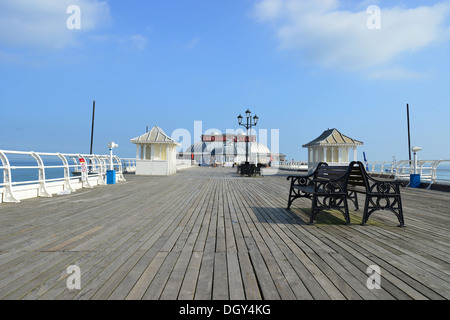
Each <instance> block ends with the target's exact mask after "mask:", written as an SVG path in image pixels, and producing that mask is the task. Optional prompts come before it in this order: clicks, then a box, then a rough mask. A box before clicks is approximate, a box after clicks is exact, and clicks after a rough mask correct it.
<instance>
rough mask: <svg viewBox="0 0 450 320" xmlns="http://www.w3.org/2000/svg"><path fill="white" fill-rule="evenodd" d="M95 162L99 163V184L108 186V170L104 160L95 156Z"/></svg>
mask: <svg viewBox="0 0 450 320" xmlns="http://www.w3.org/2000/svg"><path fill="white" fill-rule="evenodd" d="M93 157H94V159H95V161H96V162H97V167H98V184H99V185H105V184H106V170H105V163H104V161H103V159H102V158H101V157H99V156H97V155H93Z"/></svg>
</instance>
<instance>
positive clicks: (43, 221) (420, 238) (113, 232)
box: [0, 167, 450, 300]
mask: <svg viewBox="0 0 450 320" xmlns="http://www.w3.org/2000/svg"><path fill="white" fill-rule="evenodd" d="M289 174H291V173H289ZM286 175H287V173H283V172H281V173H280V174H278V175H275V176H264V177H255V178H247V177H244V178H242V177H240V176H238V175H236V174H235V173H234V169H231V168H204V167H202V168H200V167H194V168H190V169H186V170H183V171H180V172H179V173H177V174H176V175H173V176H169V177H144V176H135V175H131V174H130V175H125V178H126V180H127V181H126V182H121V183H118V184H116V185H108V186H98V187H95V188H93V189H82V190H78V191H77V192H75V193H72V194H69V195H61V196H54V197H52V198H36V199H30V200H23V201H22V202H21V203H18V204H9V203H3V204H1V205H0V299H3V300H18V299H32V300H36V299H52V300H53V299H63V300H69V299H94V300H105V299H118V300H125V299H133V300H134V299H149V300H155V299H162V300H216V299H218V300H227V299H232V300H259V299H265V300H278V299H286V300H304V299H314V300H327V299H336V300H346V299H349V300H360V299H362V300H370V299H376V300H390V299H400V300H408V299H417V300H422V299H424V300H428V299H429V300H442V299H444V300H447V299H449V298H450V277H449V275H450V193H445V192H439V191H429V190H416V189H410V188H405V189H404V190H403V193H402V199H403V207H404V215H405V224H406V228H398V227H397V224H398V221H397V219H396V218H395V216H394V215H393V214H392V213H388V212H381V211H379V212H376V213H374V214H373V215H372V217H371V220H369V224H368V225H367V226H361V225H359V224H358V223H360V221H361V215H362V213H361V212H355V211H352V212H351V218H352V223H353V224H352V225H350V226H347V225H345V224H344V220H343V217H342V215H341V214H340V213H334V212H331V213H329V212H325V213H324V212H322V213H319V214H318V221H317V223H316V224H315V225H314V226H310V225H307V224H306V222H307V221H308V212H309V208H310V201H308V200H296V201H295V202H294V204H293V206H292V210H291V211H287V210H286V209H285V208H286V205H287V196H288V190H289V181H287V180H286ZM362 198H363V197H360V199H361V200H360V201H362ZM361 206H362V203H361ZM71 265H76V266H78V267H79V268H80V271H81V272H80V275H81V277H80V280H81V289H79V290H78V289H68V288H67V284H66V281H67V278H68V276H69V274H68V273H67V268H68V267H69V266H71ZM370 265H377V266H379V268H380V270H381V284H380V285H381V289H372V290H371V289H369V288H368V287H367V279H368V277H369V276H370V274H369V273H367V268H368V267H369V266H370Z"/></svg>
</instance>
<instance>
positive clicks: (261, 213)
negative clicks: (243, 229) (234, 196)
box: [251, 207, 383, 225]
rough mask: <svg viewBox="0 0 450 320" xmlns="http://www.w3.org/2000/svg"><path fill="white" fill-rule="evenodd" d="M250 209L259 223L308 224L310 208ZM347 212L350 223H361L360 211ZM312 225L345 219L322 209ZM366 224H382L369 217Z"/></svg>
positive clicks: (343, 223) (338, 222)
mask: <svg viewBox="0 0 450 320" xmlns="http://www.w3.org/2000/svg"><path fill="white" fill-rule="evenodd" d="M251 209H252V211H253V213H254V215H255V216H256V218H257V219H258V221H259V222H261V223H283V224H294V225H309V220H310V214H311V208H306V207H297V208H295V207H291V209H290V210H287V209H286V208H281V207H275V208H267V207H252V208H251ZM349 214H350V222H351V224H352V225H360V224H361V223H362V211H354V210H350V211H349ZM314 225H346V221H345V219H344V216H343V215H342V213H341V212H340V211H338V210H322V211H320V212H319V213H318V214H317V215H316V218H315V220H314ZM367 225H383V224H382V223H380V222H378V221H375V220H370V219H369V221H368V222H367Z"/></svg>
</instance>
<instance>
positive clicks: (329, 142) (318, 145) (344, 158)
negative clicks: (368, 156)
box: [303, 128, 363, 172]
mask: <svg viewBox="0 0 450 320" xmlns="http://www.w3.org/2000/svg"><path fill="white" fill-rule="evenodd" d="M362 145H363V142H361V141H358V140H355V139H352V138H350V137H347V136H346V135H343V134H342V133H340V132H339V131H338V130H337V129H334V128H333V129H328V130H325V131H324V132H323V133H322V134H321V135H320V136H319V137H317V138H316V139H314V140H312V141H311V142H308V143H307V144H304V145H303V148H308V172H312V171H314V170H315V169H316V167H317V164H318V163H319V162H326V163H328V164H329V165H334V166H336V165H343V166H344V165H348V164H349V163H350V160H349V159H350V156H349V153H350V150H353V161H357V152H356V148H357V147H358V146H362Z"/></svg>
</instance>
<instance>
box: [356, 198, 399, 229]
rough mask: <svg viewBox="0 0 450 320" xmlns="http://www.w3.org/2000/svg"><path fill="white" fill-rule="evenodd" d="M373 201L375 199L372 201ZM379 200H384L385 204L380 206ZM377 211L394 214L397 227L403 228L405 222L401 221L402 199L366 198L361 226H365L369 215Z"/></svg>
mask: <svg viewBox="0 0 450 320" xmlns="http://www.w3.org/2000/svg"><path fill="white" fill-rule="evenodd" d="M374 199H376V200H375V201H374ZM381 199H384V200H385V201H386V203H385V204H384V205H381V204H380V201H381ZM378 210H388V211H391V212H393V213H394V214H395V216H396V217H397V219H398V222H399V225H398V226H399V227H404V226H405V222H404V219H403V207H402V199H401V198H400V197H399V196H393V197H380V196H369V195H367V196H366V202H365V204H364V213H363V219H362V223H361V225H363V226H365V225H366V224H367V221H368V220H369V217H370V215H371V214H372V213H373V212H375V211H378Z"/></svg>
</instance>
